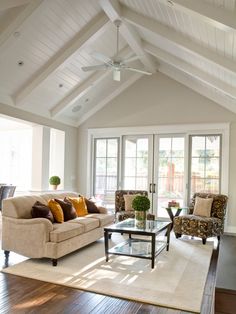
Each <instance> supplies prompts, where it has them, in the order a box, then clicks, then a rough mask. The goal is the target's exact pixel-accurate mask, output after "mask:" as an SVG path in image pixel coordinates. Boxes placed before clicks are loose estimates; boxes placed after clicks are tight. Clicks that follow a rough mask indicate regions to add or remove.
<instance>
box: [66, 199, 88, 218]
mask: <svg viewBox="0 0 236 314" xmlns="http://www.w3.org/2000/svg"><path fill="white" fill-rule="evenodd" d="M68 199H69V201H70V202H71V203H72V205H73V207H74V208H75V210H76V213H77V216H78V217H82V216H85V215H88V210H87V205H86V203H85V198H84V197H83V196H80V197H68Z"/></svg>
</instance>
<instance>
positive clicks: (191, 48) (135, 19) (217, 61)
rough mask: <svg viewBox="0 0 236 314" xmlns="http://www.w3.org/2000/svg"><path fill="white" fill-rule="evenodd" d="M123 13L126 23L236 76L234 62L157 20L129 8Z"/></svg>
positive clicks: (235, 64) (235, 63)
mask: <svg viewBox="0 0 236 314" xmlns="http://www.w3.org/2000/svg"><path fill="white" fill-rule="evenodd" d="M122 12H123V17H124V18H125V20H126V21H128V22H129V23H131V24H133V25H135V26H137V27H141V28H143V29H145V30H148V31H150V32H152V33H153V34H155V35H156V36H157V37H158V36H159V37H160V38H162V39H163V40H165V41H166V42H167V43H169V44H171V45H174V46H175V48H176V49H181V50H182V51H184V52H187V53H189V54H191V55H192V56H194V57H197V58H202V59H203V60H205V61H207V62H209V63H211V64H213V65H214V66H217V67H220V68H222V69H223V70H225V71H228V72H229V73H230V74H233V75H236V62H234V61H233V60H230V59H228V58H225V57H224V56H221V55H219V54H217V53H215V52H213V51H211V50H209V49H207V48H205V47H203V46H200V45H198V44H196V43H194V42H193V41H190V40H189V39H188V38H187V37H185V36H183V35H182V34H181V33H179V32H178V33H177V32H176V31H173V30H171V29H170V28H169V27H167V26H165V25H163V24H161V23H159V22H157V21H156V20H153V19H151V18H148V17H145V16H143V15H141V14H139V13H136V12H134V11H132V10H130V9H128V8H124V9H123V10H122ZM157 43H158V41H157Z"/></svg>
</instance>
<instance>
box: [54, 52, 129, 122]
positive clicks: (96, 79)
mask: <svg viewBox="0 0 236 314" xmlns="http://www.w3.org/2000/svg"><path fill="white" fill-rule="evenodd" d="M131 54H132V52H131V51H130V49H129V47H125V48H124V49H122V51H121V52H120V53H119V56H120V57H121V58H129V57H130V56H131ZM111 71H112V70H105V72H103V71H96V72H95V73H93V74H92V75H90V76H89V78H87V79H86V80H85V81H84V82H82V83H81V84H79V85H77V86H76V87H75V88H74V89H73V90H72V91H71V92H70V93H69V94H68V95H66V96H65V97H64V98H63V99H62V100H61V101H60V102H59V103H57V104H56V105H55V106H54V107H53V108H52V109H51V110H50V113H51V117H52V118H54V117H56V116H58V115H59V114H60V113H61V112H63V111H64V110H66V109H67V108H68V107H70V106H71V105H72V104H73V103H75V102H76V101H77V100H79V99H80V98H81V97H82V96H83V95H84V94H86V93H88V92H89V90H90V89H91V88H95V86H96V85H97V84H98V83H100V82H101V81H102V80H103V79H105V78H106V77H108V76H109V75H110V73H111Z"/></svg>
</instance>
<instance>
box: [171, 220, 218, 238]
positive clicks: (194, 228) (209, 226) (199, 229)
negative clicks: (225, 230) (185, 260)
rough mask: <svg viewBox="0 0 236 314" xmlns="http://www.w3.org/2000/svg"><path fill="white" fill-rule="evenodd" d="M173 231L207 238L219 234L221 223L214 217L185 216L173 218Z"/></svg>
mask: <svg viewBox="0 0 236 314" xmlns="http://www.w3.org/2000/svg"><path fill="white" fill-rule="evenodd" d="M174 226H175V228H174V231H175V232H176V233H179V234H186V235H191V236H196V237H200V238H208V237H212V236H214V235H219V234H221V231H220V230H221V229H222V221H221V220H220V219H219V218H215V217H210V218H208V217H203V216H196V215H185V216H179V217H175V218H174Z"/></svg>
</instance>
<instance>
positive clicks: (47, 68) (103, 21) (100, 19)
mask: <svg viewBox="0 0 236 314" xmlns="http://www.w3.org/2000/svg"><path fill="white" fill-rule="evenodd" d="M108 23H109V19H108V18H107V16H106V15H105V14H104V13H103V12H101V13H99V14H98V15H97V16H95V17H94V18H93V19H92V20H91V21H90V22H89V23H88V24H87V25H86V26H85V27H84V28H83V29H82V30H81V31H80V32H78V33H77V34H76V36H75V37H74V38H73V39H71V40H70V41H69V42H68V43H67V44H66V45H65V46H64V47H63V48H62V49H60V51H59V52H58V53H56V54H55V55H54V56H53V57H52V58H51V59H50V60H49V61H48V62H47V63H45V64H44V66H43V67H42V68H41V69H40V70H39V71H38V72H36V73H35V75H34V76H33V77H31V78H30V80H29V81H28V82H27V83H26V84H25V86H24V87H22V88H21V89H20V90H19V91H18V92H17V93H16V94H15V95H13V99H14V101H15V104H16V105H20V104H22V102H23V100H24V99H25V98H26V97H27V96H28V95H30V94H31V93H32V92H33V90H34V89H36V88H37V87H38V86H39V85H40V84H41V83H42V82H43V81H44V80H45V79H46V78H47V77H48V76H49V75H50V74H52V73H53V72H54V71H56V70H57V69H58V68H59V67H60V66H61V65H62V64H63V63H64V62H65V61H66V60H68V59H69V58H70V57H71V56H72V55H73V54H74V53H76V52H77V51H78V50H79V49H82V48H83V47H84V46H85V45H87V44H88V43H89V42H91V41H94V40H95V39H96V38H98V37H99V36H100V35H101V34H102V33H103V32H104V31H105V29H106V27H107V25H108Z"/></svg>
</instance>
